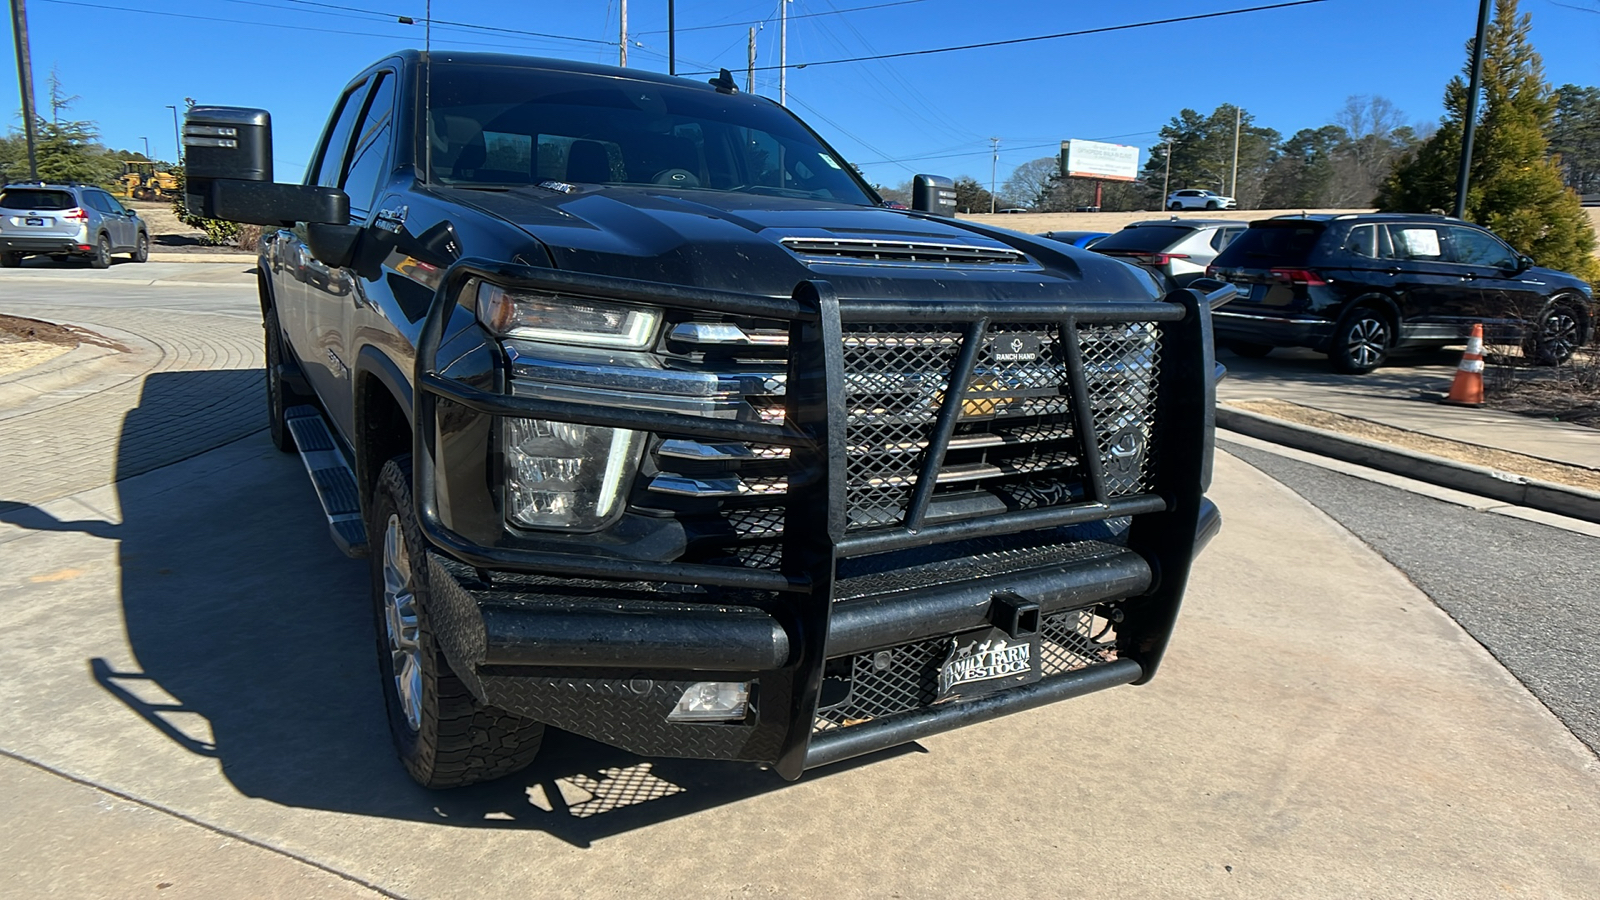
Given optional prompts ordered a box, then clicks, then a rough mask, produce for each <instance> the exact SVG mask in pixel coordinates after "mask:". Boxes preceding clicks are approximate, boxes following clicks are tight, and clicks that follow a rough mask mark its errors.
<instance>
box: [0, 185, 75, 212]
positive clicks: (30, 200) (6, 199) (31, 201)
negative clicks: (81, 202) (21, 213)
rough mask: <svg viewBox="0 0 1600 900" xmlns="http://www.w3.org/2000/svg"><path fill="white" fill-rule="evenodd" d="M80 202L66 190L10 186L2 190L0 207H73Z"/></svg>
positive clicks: (53, 208)
mask: <svg viewBox="0 0 1600 900" xmlns="http://www.w3.org/2000/svg"><path fill="white" fill-rule="evenodd" d="M77 205H78V204H77V203H75V202H73V200H72V195H71V194H69V193H67V192H66V191H47V190H39V189H38V188H8V189H7V190H5V191H0V208H4V209H41V210H44V209H49V210H55V209H71V208H73V207H74V206H77Z"/></svg>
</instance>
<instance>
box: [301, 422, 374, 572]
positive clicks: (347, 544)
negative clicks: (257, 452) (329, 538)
mask: <svg viewBox="0 0 1600 900" xmlns="http://www.w3.org/2000/svg"><path fill="white" fill-rule="evenodd" d="M283 418H284V421H285V424H287V425H288V426H289V433H290V434H292V435H294V445H295V448H296V449H298V450H299V451H300V459H301V460H303V461H304V462H305V464H306V472H308V473H309V474H310V475H311V484H312V486H313V487H315V488H316V489H317V499H318V500H319V501H321V502H322V512H323V514H324V515H326V516H327V517H328V531H329V533H330V534H332V535H333V542H334V543H335V544H337V545H338V546H339V549H340V550H341V551H342V552H343V553H344V555H345V556H349V557H363V556H366V555H367V526H366V525H365V524H364V523H363V522H362V521H361V495H360V493H359V492H358V491H357V490H356V476H355V473H354V472H351V471H350V463H349V462H347V461H346V460H345V458H344V454H343V453H340V452H339V448H338V446H337V445H336V444H334V442H333V433H332V432H330V431H329V430H328V423H327V422H325V421H323V419H322V413H320V412H318V411H317V408H316V407H315V406H293V407H290V408H289V409H288V410H286V411H285V412H284V414H283Z"/></svg>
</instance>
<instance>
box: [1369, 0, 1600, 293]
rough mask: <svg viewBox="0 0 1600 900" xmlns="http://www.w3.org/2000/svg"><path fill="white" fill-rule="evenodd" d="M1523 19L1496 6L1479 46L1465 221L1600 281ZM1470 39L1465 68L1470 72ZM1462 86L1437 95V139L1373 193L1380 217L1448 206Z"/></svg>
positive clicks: (1464, 94)
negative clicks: (1551, 134) (1478, 105)
mask: <svg viewBox="0 0 1600 900" xmlns="http://www.w3.org/2000/svg"><path fill="white" fill-rule="evenodd" d="M1531 21H1532V20H1531V17H1530V16H1528V15H1526V14H1524V15H1521V16H1519V15H1518V14H1517V0H1497V2H1496V3H1495V12H1494V18H1493V20H1492V21H1491V22H1490V23H1489V31H1488V35H1487V37H1486V40H1485V43H1484V51H1485V52H1484V59H1483V82H1482V91H1483V94H1482V118H1481V119H1480V120H1479V123H1478V131H1477V135H1476V137H1475V138H1474V141H1473V148H1472V167H1471V180H1470V182H1469V184H1470V187H1469V189H1468V191H1467V204H1466V217H1467V218H1468V219H1470V220H1471V221H1473V222H1477V223H1478V224H1480V225H1483V226H1486V227H1488V228H1490V229H1491V230H1493V231H1494V232H1495V233H1496V234H1498V235H1500V236H1501V237H1502V238H1504V239H1505V240H1506V241H1507V242H1508V243H1510V244H1511V245H1512V246H1513V247H1516V248H1517V249H1518V250H1519V251H1521V252H1523V253H1526V254H1528V255H1529V256H1532V257H1533V258H1534V259H1535V260H1536V261H1538V263H1539V264H1540V265H1542V266H1548V267H1550V268H1553V269H1561V270H1563V271H1567V272H1572V273H1574V274H1578V275H1581V276H1583V277H1585V278H1588V279H1590V280H1592V281H1594V280H1600V263H1597V262H1596V260H1595V258H1594V256H1593V255H1592V254H1593V251H1594V246H1595V234H1594V228H1593V226H1591V225H1590V223H1589V219H1588V217H1587V216H1586V215H1584V212H1583V209H1582V207H1581V206H1580V205H1579V202H1578V196H1577V195H1576V194H1574V193H1573V192H1572V191H1571V190H1569V189H1568V188H1567V187H1566V186H1565V185H1564V184H1563V183H1562V178H1561V170H1560V168H1559V167H1558V164H1557V162H1556V160H1554V159H1552V158H1551V156H1550V146H1549V142H1548V140H1547V139H1546V137H1545V135H1546V132H1547V131H1548V129H1549V128H1550V125H1551V121H1552V119H1553V117H1554V114H1555V107H1556V97H1555V95H1554V93H1553V92H1552V91H1551V90H1550V87H1549V85H1548V84H1546V83H1545V80H1544V63H1543V61H1542V60H1541V59H1540V57H1539V54H1538V52H1536V51H1535V50H1534V49H1533V45H1532V44H1531V43H1530V42H1529V40H1528V33H1529V31H1530V30H1531V28H1532V24H1531ZM1472 44H1473V42H1472V41H1470V40H1469V41H1468V42H1467V66H1466V71H1467V72H1468V73H1469V74H1470V71H1471V66H1472V49H1473V48H1472ZM1467 85H1468V83H1467V81H1466V80H1465V79H1464V78H1463V77H1462V76H1459V75H1458V76H1456V77H1455V78H1452V79H1451V80H1450V84H1449V85H1447V86H1446V87H1445V97H1444V105H1445V116H1444V118H1443V120H1442V121H1441V123H1440V126H1439V131H1438V132H1437V133H1436V134H1435V135H1434V136H1433V137H1432V138H1430V139H1429V140H1428V141H1427V142H1426V143H1424V144H1423V145H1422V146H1421V147H1420V148H1419V149H1418V151H1417V152H1416V154H1415V155H1412V156H1410V157H1408V158H1406V159H1405V160H1403V161H1402V162H1401V163H1400V164H1399V165H1398V166H1396V167H1395V170H1394V172H1393V173H1392V174H1390V176H1389V178H1388V180H1387V181H1385V183H1384V186H1383V190H1382V191H1381V192H1380V193H1379V195H1378V206H1379V208H1381V209H1384V210H1392V211H1400V212H1425V211H1429V210H1445V209H1450V208H1452V207H1453V206H1454V205H1455V178H1456V167H1457V164H1458V162H1459V159H1460V152H1461V135H1462V131H1463V129H1464V127H1465V126H1464V123H1465V121H1466V111H1467V100H1468V86H1467Z"/></svg>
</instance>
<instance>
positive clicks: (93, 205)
mask: <svg viewBox="0 0 1600 900" xmlns="http://www.w3.org/2000/svg"><path fill="white" fill-rule="evenodd" d="M83 202H84V203H85V204H87V205H88V207H89V208H90V209H96V210H99V211H100V212H110V211H111V210H109V209H106V205H105V201H104V200H101V199H100V192H99V191H84V192H83Z"/></svg>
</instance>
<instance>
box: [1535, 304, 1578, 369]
mask: <svg viewBox="0 0 1600 900" xmlns="http://www.w3.org/2000/svg"><path fill="white" fill-rule="evenodd" d="M1582 315H1583V314H1582V313H1581V312H1579V311H1578V308H1577V307H1576V306H1573V305H1572V304H1571V303H1567V302H1564V301H1560V300H1558V301H1556V302H1555V303H1553V304H1551V305H1550V308H1549V309H1547V310H1545V311H1544V315H1542V316H1540V317H1539V325H1538V327H1537V328H1535V329H1534V333H1533V335H1532V337H1531V339H1530V340H1528V341H1527V342H1526V343H1525V346H1524V347H1523V352H1524V353H1527V354H1528V355H1530V356H1532V357H1533V359H1534V360H1535V361H1537V362H1538V364H1539V365H1541V366H1559V365H1561V364H1562V363H1564V362H1566V361H1567V360H1569V359H1571V358H1572V354H1573V353H1574V352H1576V351H1577V349H1578V346H1579V344H1580V343H1581V341H1582V340H1583V319H1582V318H1581V317H1582ZM1529 351H1531V352H1529Z"/></svg>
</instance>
